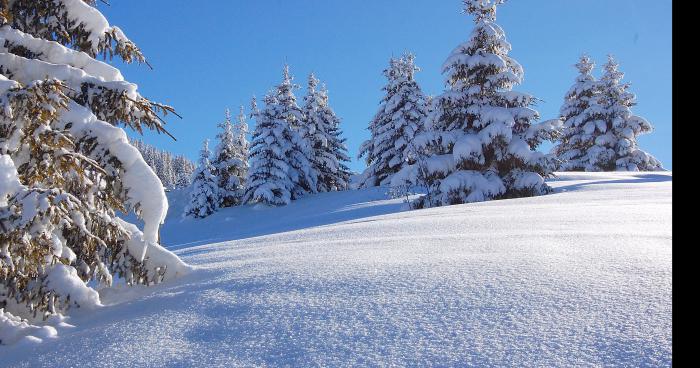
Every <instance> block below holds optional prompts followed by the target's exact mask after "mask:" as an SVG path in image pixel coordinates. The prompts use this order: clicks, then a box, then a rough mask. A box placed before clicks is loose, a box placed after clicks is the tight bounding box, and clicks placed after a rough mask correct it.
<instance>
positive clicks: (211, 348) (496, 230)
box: [0, 173, 672, 367]
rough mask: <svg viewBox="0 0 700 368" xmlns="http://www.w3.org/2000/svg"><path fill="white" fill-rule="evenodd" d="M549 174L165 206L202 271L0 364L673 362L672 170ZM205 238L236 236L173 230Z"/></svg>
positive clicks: (129, 294) (89, 317)
mask: <svg viewBox="0 0 700 368" xmlns="http://www.w3.org/2000/svg"><path fill="white" fill-rule="evenodd" d="M549 183H550V184H551V185H552V186H553V187H555V188H556V193H555V194H551V195H547V196H542V197H537V198H527V199H514V200H502V201H492V202H484V203H474V204H466V205H459V206H451V207H442V208H434V209H428V210H420V211H405V207H404V206H403V205H402V203H401V201H400V200H386V199H382V197H384V193H383V192H381V191H382V189H377V188H374V189H368V190H362V191H355V192H346V193H327V194H322V195H317V196H312V197H309V198H307V199H302V200H300V201H297V202H294V203H293V204H292V205H290V206H288V207H285V208H275V209H271V208H264V207H260V206H256V207H251V206H246V207H243V208H237V209H230V210H224V211H222V212H220V213H218V214H217V215H215V216H213V217H211V218H208V219H205V220H189V219H188V220H182V219H180V218H178V217H176V216H173V215H172V213H171V217H170V218H169V219H168V222H167V223H166V226H165V228H164V229H163V238H164V240H165V243H166V244H169V245H171V249H177V253H178V254H179V255H180V256H181V257H182V258H183V259H184V260H185V261H186V262H188V263H190V264H193V265H196V266H199V267H200V269H199V270H197V271H195V272H193V273H191V274H189V275H188V276H185V277H184V278H182V279H179V280H174V281H168V282H165V283H163V284H161V285H158V286H155V287H152V288H133V289H117V290H112V289H110V290H102V292H101V294H102V295H101V297H102V302H103V304H105V307H102V308H98V309H97V310H85V311H75V313H74V314H73V316H72V317H71V318H70V319H69V320H68V321H67V322H69V323H70V324H71V325H74V326H76V327H75V328H71V329H65V330H61V331H59V336H58V337H57V338H52V339H48V340H46V341H44V342H43V343H40V344H30V345H27V344H17V345H13V346H0V366H2V367H56V366H73V365H76V364H77V363H80V365H81V366H100V367H112V366H114V367H117V366H119V367H132V366H138V367H162V366H174V367H190V366H203V367H204V366H206V367H210V366H215V367H230V366H267V365H274V366H277V365H292V366H319V365H322V366H395V365H398V366H404V365H413V366H465V365H471V366H612V365H616V366H617V365H624V366H670V365H671V284H672V278H671V269H672V266H671V255H672V252H671V239H672V232H671V217H672V216H671V193H672V177H671V174H670V173H650V174H644V173H595V174H592V173H591V174H583V173H576V174H561V175H560V177H559V178H558V179H555V180H550V181H549ZM179 202H184V201H179ZM179 202H178V199H177V198H173V199H171V204H172V207H173V208H171V211H174V212H175V213H177V211H179V210H181V208H180V209H178V208H176V207H178V206H181V205H182V203H179ZM313 226H315V227H313ZM289 230H294V231H289ZM282 231H288V232H282ZM185 234H186V236H185ZM177 238H181V242H180V244H179V245H177V246H176V243H177V242H176V241H174V240H173V239H177ZM211 238H217V239H218V238H222V239H226V240H232V239H233V241H227V242H223V243H218V244H209V245H202V246H192V245H186V244H182V243H185V242H190V241H194V240H202V239H211ZM117 301H118V302H117Z"/></svg>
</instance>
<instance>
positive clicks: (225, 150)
mask: <svg viewBox="0 0 700 368" xmlns="http://www.w3.org/2000/svg"><path fill="white" fill-rule="evenodd" d="M239 119H240V117H239ZM244 123H245V122H244ZM219 127H220V128H221V132H219V134H218V135H217V138H218V140H219V143H218V144H217V146H216V148H215V150H214V159H213V162H212V166H213V167H214V174H215V175H216V177H217V182H218V186H219V195H220V203H219V207H222V208H225V207H231V206H235V205H238V204H240V203H241V199H242V197H243V186H244V180H245V176H246V169H247V157H246V156H244V152H243V150H244V149H245V150H247V147H245V148H243V147H240V146H239V145H240V144H247V142H240V139H241V137H240V135H239V133H238V132H237V131H236V129H235V127H234V125H233V122H232V121H231V112H230V111H229V110H228V109H226V118H225V120H224V121H223V122H222V123H221V124H219Z"/></svg>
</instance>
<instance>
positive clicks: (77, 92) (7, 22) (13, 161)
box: [0, 0, 189, 318]
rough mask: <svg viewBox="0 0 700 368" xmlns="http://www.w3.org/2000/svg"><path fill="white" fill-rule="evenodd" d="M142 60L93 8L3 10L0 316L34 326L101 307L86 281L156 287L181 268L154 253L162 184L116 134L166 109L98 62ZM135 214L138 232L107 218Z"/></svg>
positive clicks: (55, 2) (34, 4) (71, 3)
mask: <svg viewBox="0 0 700 368" xmlns="http://www.w3.org/2000/svg"><path fill="white" fill-rule="evenodd" d="M98 55H101V56H104V57H110V58H111V57H113V56H117V57H119V58H121V59H122V60H123V61H124V62H127V63H130V62H133V61H137V62H145V58H144V56H143V54H142V53H141V51H140V50H139V49H138V47H136V45H135V44H134V43H132V42H131V41H130V40H129V39H128V38H127V37H126V36H125V35H124V33H123V32H122V31H121V30H120V29H119V28H117V27H114V26H111V25H110V24H109V22H108V21H107V20H106V19H105V17H104V16H103V15H102V14H101V12H100V11H99V10H98V9H97V8H96V5H95V1H94V0H52V1H40V0H22V1H0V162H1V164H0V178H2V179H0V182H2V183H0V228H1V230H2V231H0V249H1V250H0V308H4V309H5V311H9V312H10V313H13V314H15V315H19V316H20V317H23V318H41V317H45V316H47V315H49V314H52V313H60V312H63V311H66V310H67V309H68V308H70V307H72V306H76V305H79V306H81V307H84V308H90V307H93V306H96V305H98V304H99V295H98V294H97V292H96V291H95V290H94V289H93V288H92V287H90V286H88V285H89V284H88V283H89V282H90V281H96V282H98V283H102V284H107V285H109V284H111V283H112V280H113V276H114V275H118V276H119V277H120V278H121V279H123V280H125V281H126V283H127V284H130V285H132V284H152V283H157V282H160V281H162V280H163V279H168V278H172V277H175V276H176V275H179V274H184V273H186V272H188V270H189V267H188V266H186V265H185V264H184V263H182V261H180V260H179V259H178V258H177V256H175V255H174V254H173V253H170V252H169V251H167V250H165V249H164V248H162V247H161V246H160V245H158V229H159V227H160V225H161V224H162V222H163V220H164V218H165V216H166V213H167V208H168V203H167V199H166V197H165V193H164V190H163V187H162V185H161V183H160V180H158V177H157V176H156V175H155V174H154V173H153V171H152V170H151V169H150V168H149V167H148V165H147V164H146V162H144V160H143V158H142V157H141V155H140V154H139V152H138V150H137V149H136V148H134V147H133V146H132V145H131V144H130V143H129V141H128V139H127V136H126V134H125V132H124V131H123V130H122V129H121V128H120V127H119V126H120V125H121V126H128V127H131V128H132V129H134V130H136V131H138V132H140V131H141V130H142V129H144V128H146V129H152V130H156V131H158V132H165V129H164V127H163V121H162V120H161V118H160V117H159V116H158V114H159V113H163V114H164V113H168V112H172V108H170V107H168V106H164V105H160V104H158V103H155V102H152V101H150V100H148V99H146V98H144V97H142V96H141V95H140V94H139V93H138V91H137V87H136V85H135V84H132V83H129V82H128V81H126V80H124V77H123V76H122V75H121V73H120V71H119V70H118V69H116V68H115V67H113V66H110V65H109V64H107V63H104V62H100V61H98V60H96V57H97V56H98ZM132 210H133V211H134V212H135V213H136V214H137V215H138V216H139V217H141V218H142V219H143V221H144V230H143V232H141V231H139V229H138V228H137V227H136V226H135V225H132V224H130V223H127V222H125V221H123V220H121V219H120V218H118V217H117V216H116V214H115V212H116V211H122V212H127V211H132Z"/></svg>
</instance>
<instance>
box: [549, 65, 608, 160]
mask: <svg viewBox="0 0 700 368" xmlns="http://www.w3.org/2000/svg"><path fill="white" fill-rule="evenodd" d="M576 68H577V69H578V71H579V75H578V77H576V81H575V83H574V85H573V86H572V87H571V89H569V91H568V92H567V93H566V96H565V97H564V104H563V105H562V107H561V109H560V116H561V117H560V119H561V121H562V122H563V124H562V133H561V137H560V138H559V141H558V144H557V145H556V146H555V147H554V148H553V149H552V152H553V153H554V155H555V156H556V158H557V160H558V161H559V170H561V171H583V170H587V169H590V167H589V162H588V150H590V149H591V147H593V146H594V145H595V139H596V137H597V136H598V135H599V134H601V133H602V132H604V130H605V128H604V127H603V130H602V131H601V127H600V126H599V124H598V120H596V118H595V116H594V115H593V114H592V111H594V109H596V108H597V107H596V105H597V100H598V99H599V97H600V93H599V88H600V85H599V84H598V83H597V81H596V79H595V77H593V75H592V74H591V72H592V71H593V68H594V63H593V61H592V60H591V59H590V57H588V56H587V55H583V56H581V59H580V60H579V62H578V63H577V64H576ZM591 106H594V107H593V108H591ZM596 132H598V134H596Z"/></svg>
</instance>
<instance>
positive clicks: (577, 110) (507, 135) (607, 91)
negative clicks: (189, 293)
mask: <svg viewBox="0 0 700 368" xmlns="http://www.w3.org/2000/svg"><path fill="white" fill-rule="evenodd" d="M464 3H465V11H466V12H467V13H468V14H471V15H472V16H474V18H475V23H476V24H475V27H474V29H473V31H472V33H471V36H470V38H469V39H468V40H467V41H466V42H464V43H463V44H461V45H458V46H457V47H456V48H455V49H454V51H453V52H452V53H451V54H450V55H449V57H448V58H447V60H446V61H445V63H444V65H443V70H442V72H443V74H444V75H445V76H446V86H447V88H446V89H445V91H444V92H443V93H442V94H440V95H438V96H436V97H434V98H433V97H428V96H426V95H425V94H424V93H423V91H422V90H421V88H420V86H419V85H418V83H417V82H416V80H415V78H414V76H415V72H416V71H418V70H419V69H418V68H417V67H416V65H415V58H414V56H413V55H412V54H406V55H404V56H402V57H400V58H392V59H391V60H390V65H389V67H388V68H387V69H386V70H384V75H385V76H386V78H387V80H388V83H387V84H386V86H385V87H384V89H383V90H384V92H385V95H384V97H383V98H382V101H381V104H380V107H379V110H378V112H377V114H376V115H375V116H374V118H373V119H372V121H371V122H370V124H369V130H370V132H371V137H370V139H369V140H367V141H366V142H364V143H363V144H362V146H361V148H360V153H359V156H360V157H364V158H365V160H366V163H367V169H366V170H364V172H363V173H362V174H361V175H359V176H358V177H357V179H356V182H355V183H354V185H353V186H355V187H370V186H379V185H384V186H390V187H392V188H394V190H395V191H394V192H396V190H397V189H398V190H399V192H400V191H405V190H408V189H416V188H421V190H422V191H423V192H424V193H425V194H426V195H425V196H422V197H421V198H420V199H418V200H417V201H416V203H415V204H416V206H417V207H431V206H441V205H448V204H457V203H466V202H475V201H484V200H490V199H500V198H513V197H522V196H532V195H539V194H545V193H548V192H549V191H550V188H549V187H548V186H547V184H546V183H545V178H547V177H549V176H551V175H552V174H553V172H554V171H556V170H581V171H613V170H625V171H638V170H641V171H644V170H662V167H661V163H660V162H659V161H658V160H656V159H655V158H654V157H653V156H651V155H649V154H648V153H646V152H644V151H642V150H640V149H639V147H638V144H637V136H638V135H640V134H643V133H648V132H650V131H651V130H652V127H651V124H649V122H647V121H646V120H645V119H643V118H641V117H638V116H635V115H633V114H632V112H631V110H630V108H631V107H632V106H634V105H635V96H634V95H633V94H631V93H630V92H628V88H629V85H628V84H626V83H622V77H623V74H622V73H621V72H620V71H619V70H618V64H617V62H616V61H615V60H614V59H613V58H612V56H610V57H609V60H608V62H607V63H606V64H605V66H604V74H603V76H602V77H601V78H600V80H596V78H594V77H593V76H592V74H591V72H592V70H593V62H592V61H591V60H590V58H589V57H587V56H583V57H581V60H580V62H579V63H578V64H577V68H578V69H579V72H580V75H579V76H578V77H577V78H576V82H575V84H574V85H573V87H572V88H571V89H570V91H569V92H568V93H567V94H566V96H565V102H564V105H563V106H562V108H561V112H560V117H558V118H556V119H552V120H547V121H544V122H541V123H537V120H539V118H540V116H539V113H538V112H537V111H536V110H534V108H533V107H534V104H535V101H536V99H535V98H534V97H533V96H532V95H529V94H526V93H521V92H516V91H514V90H513V87H514V86H516V85H518V84H520V83H521V82H522V79H523V75H524V71H523V68H522V66H521V65H520V64H518V62H517V61H516V60H514V59H512V58H510V57H509V56H508V53H509V52H510V50H511V45H510V44H509V43H508V42H507V41H506V37H505V32H504V31H503V29H502V28H501V27H500V26H498V25H497V24H496V23H495V20H496V8H497V6H498V5H500V4H501V3H502V1H499V0H495V1H477V0H466V1H464ZM316 83H317V81H316V80H315V78H314V77H313V76H312V77H311V78H310V80H309V93H308V96H307V97H306V98H305V102H306V105H305V106H304V108H303V109H302V108H299V107H298V106H297V105H296V99H295V97H294V94H293V84H292V82H291V77H290V76H289V71H288V68H285V74H284V81H283V83H282V84H280V85H279V86H277V87H276V88H275V89H274V90H273V92H272V93H270V94H269V95H268V96H266V98H265V104H266V107H265V109H264V110H263V111H257V109H256V108H254V109H253V114H252V115H253V116H255V117H256V118H257V120H258V121H257V126H256V130H255V132H254V134H253V143H252V146H251V148H252V149H251V152H250V157H249V161H250V170H249V171H247V175H246V169H248V167H247V161H246V160H245V157H248V156H246V155H243V154H240V155H239V156H238V157H239V159H240V160H242V161H232V162H231V165H229V164H224V165H223V166H222V162H227V161H226V160H228V158H225V157H224V158H221V157H219V156H220V154H219V153H217V155H216V156H217V159H216V161H215V163H214V165H213V167H212V168H211V169H207V168H206V166H207V165H208V163H207V162H206V161H205V160H200V167H201V168H202V169H201V170H199V171H198V175H199V176H198V178H199V180H198V179H197V178H195V186H194V188H193V189H194V190H193V195H192V205H191V206H190V208H188V214H191V215H195V216H197V217H203V216H206V215H208V214H210V213H212V212H213V211H214V210H215V203H217V200H216V199H215V197H216V195H217V194H216V190H214V189H215V188H216V184H215V182H216V181H217V179H216V177H217V175H218V176H219V177H218V182H219V184H218V187H219V188H224V189H223V191H224V192H227V191H228V192H229V193H234V194H228V195H229V196H230V198H232V199H230V200H228V201H227V200H223V199H219V200H218V201H219V203H225V202H228V203H229V204H240V203H258V202H262V203H266V204H271V205H284V204H288V203H289V201H290V200H293V199H296V198H299V197H300V196H302V195H304V194H307V193H314V192H318V191H328V190H339V189H344V188H347V187H348V177H349V173H348V171H347V168H346V167H345V166H344V162H347V157H346V155H345V147H344V145H343V144H342V142H343V140H342V139H340V138H339V135H340V130H339V129H338V119H337V118H336V117H335V114H333V113H332V110H330V108H329V107H328V104H327V93H326V92H325V91H321V92H320V93H319V92H317V91H316V90H315V86H316ZM544 141H552V142H555V143H556V146H555V148H554V149H553V150H552V152H551V153H549V154H545V153H542V152H539V151H537V147H538V146H539V145H540V144H541V143H542V142H544ZM223 142H224V141H223V140H222V145H225V144H224V143H223ZM242 142H243V141H242ZM241 144H243V143H241ZM219 147H222V146H221V145H220V146H219ZM245 148H247V146H246V147H245ZM217 151H221V148H218V149H217ZM205 156H206V157H208V153H206V151H204V152H203V158H204V157H205ZM227 165H228V166H227ZM324 165H325V166H324ZM227 167H235V169H234V170H233V171H235V173H236V174H235V175H234V176H233V177H234V179H231V178H232V176H231V175H228V176H227V175H224V176H221V175H220V174H216V173H217V172H219V173H221V172H222V170H223V171H225V170H227V169H226V168H227ZM209 176H211V177H209ZM207 181H209V182H211V184H197V183H206V182H207ZM227 185H228V189H226V188H227ZM224 206H226V204H224Z"/></svg>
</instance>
